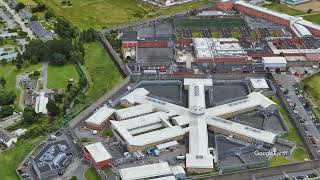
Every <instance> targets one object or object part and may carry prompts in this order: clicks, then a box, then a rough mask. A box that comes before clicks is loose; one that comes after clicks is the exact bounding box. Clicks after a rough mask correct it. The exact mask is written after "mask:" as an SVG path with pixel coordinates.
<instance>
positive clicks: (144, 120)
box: [111, 112, 185, 146]
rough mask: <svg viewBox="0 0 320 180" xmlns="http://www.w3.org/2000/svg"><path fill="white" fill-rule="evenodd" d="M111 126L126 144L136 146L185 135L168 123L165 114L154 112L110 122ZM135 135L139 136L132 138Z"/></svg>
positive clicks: (180, 129)
mask: <svg viewBox="0 0 320 180" xmlns="http://www.w3.org/2000/svg"><path fill="white" fill-rule="evenodd" d="M111 124H112V127H113V128H114V129H116V130H117V132H118V133H119V134H120V135H121V137H122V138H123V139H124V140H125V141H126V143H128V144H130V145H136V146H144V145H148V144H151V143H156V142H160V141H164V140H166V139H170V138H174V137H178V136H181V135H184V133H185V132H184V131H183V129H182V128H181V127H179V126H172V125H171V124H170V123H169V122H168V116H167V113H165V112H155V113H152V114H148V115H144V116H139V117H136V118H132V119H128V120H123V121H111ZM161 128H162V129H161ZM152 130H153V131H152ZM143 132H146V133H143ZM135 134H140V135H137V136H134V135H135Z"/></svg>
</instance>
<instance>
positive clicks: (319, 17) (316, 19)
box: [303, 13, 320, 24]
mask: <svg viewBox="0 0 320 180" xmlns="http://www.w3.org/2000/svg"><path fill="white" fill-rule="evenodd" d="M303 19H305V20H308V21H311V22H313V23H317V24H320V13H319V14H311V15H305V16H303Z"/></svg>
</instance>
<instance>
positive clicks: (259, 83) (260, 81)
mask: <svg viewBox="0 0 320 180" xmlns="http://www.w3.org/2000/svg"><path fill="white" fill-rule="evenodd" d="M250 83H251V85H252V87H253V88H254V89H269V85H268V83H267V81H266V79H265V78H250Z"/></svg>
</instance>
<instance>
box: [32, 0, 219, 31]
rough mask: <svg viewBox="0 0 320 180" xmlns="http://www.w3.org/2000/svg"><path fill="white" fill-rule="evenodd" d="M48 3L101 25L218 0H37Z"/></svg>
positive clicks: (78, 21)
mask: <svg viewBox="0 0 320 180" xmlns="http://www.w3.org/2000/svg"><path fill="white" fill-rule="evenodd" d="M35 1H37V2H39V3H44V4H46V5H47V6H48V7H49V9H51V10H53V12H55V13H56V14H57V15H61V16H63V17H65V18H66V19H68V20H69V21H71V22H72V23H73V24H74V25H75V26H77V27H78V28H80V29H87V28H89V27H93V28H95V29H101V28H103V27H110V26H114V25H118V24H123V23H126V22H132V21H136V20H139V19H144V18H149V17H155V16H159V15H163V14H170V13H173V12H177V11H181V10H187V9H192V8H195V7H200V6H202V5H204V4H208V3H210V2H213V1H214V0H201V1H197V2H191V3H186V4H182V5H178V6H173V7H169V8H159V7H155V6H150V5H148V4H145V3H142V1H140V0H72V1H71V3H72V5H71V6H63V5H61V1H60V0H35Z"/></svg>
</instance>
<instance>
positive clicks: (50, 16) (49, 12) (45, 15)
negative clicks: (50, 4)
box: [44, 10, 55, 21]
mask: <svg viewBox="0 0 320 180" xmlns="http://www.w3.org/2000/svg"><path fill="white" fill-rule="evenodd" d="M53 17H55V16H54V14H53V13H52V12H51V11H50V10H48V11H47V12H46V13H45V14H44V18H45V19H46V21H48V20H49V19H51V18H53Z"/></svg>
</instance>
